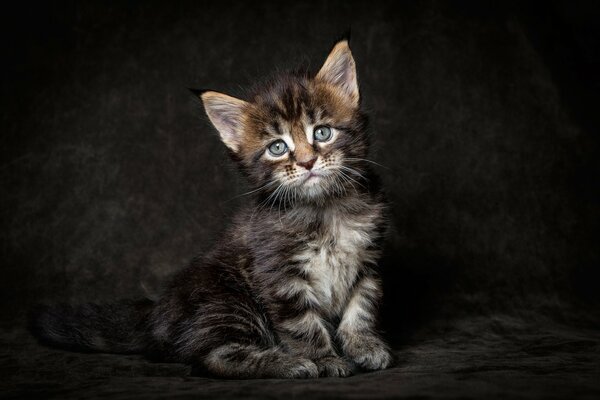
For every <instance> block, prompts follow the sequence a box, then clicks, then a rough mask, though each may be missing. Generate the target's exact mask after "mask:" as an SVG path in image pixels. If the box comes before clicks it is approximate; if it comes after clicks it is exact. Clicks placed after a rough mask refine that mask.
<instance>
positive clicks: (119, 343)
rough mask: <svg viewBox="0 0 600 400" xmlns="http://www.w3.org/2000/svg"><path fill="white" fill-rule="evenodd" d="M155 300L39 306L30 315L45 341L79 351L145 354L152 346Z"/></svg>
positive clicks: (35, 330) (32, 323)
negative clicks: (152, 318) (150, 320)
mask: <svg viewBox="0 0 600 400" xmlns="http://www.w3.org/2000/svg"><path fill="white" fill-rule="evenodd" d="M153 308H154V302H153V301H152V300H148V299H144V300H138V301H121V302H118V303H113V304H93V303H88V304H82V305H77V306H71V305H56V306H38V308H37V309H35V310H34V311H33V312H32V314H31V317H30V328H31V330H32V332H33V334H34V335H35V336H36V337H37V338H38V339H39V340H40V341H41V342H42V343H44V344H48V345H51V346H55V347H60V348H65V349H68V350H76V351H98V352H104V353H142V352H144V351H145V350H147V348H148V346H149V340H148V337H149V334H148V331H149V330H148V328H147V327H148V320H149V317H150V313H151V312H152V309H153Z"/></svg>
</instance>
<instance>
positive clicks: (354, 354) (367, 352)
mask: <svg viewBox="0 0 600 400" xmlns="http://www.w3.org/2000/svg"><path fill="white" fill-rule="evenodd" d="M346 354H347V355H348V356H349V357H350V358H351V359H352V361H354V362H355V363H356V364H357V365H358V366H360V367H361V368H364V369H366V370H370V371H374V370H379V369H386V368H387V367H389V366H390V365H391V364H392V355H391V354H390V351H389V349H388V347H387V346H386V344H385V343H384V342H383V341H382V340H381V339H379V338H378V337H375V336H367V337H355V338H353V340H352V344H351V345H350V346H347V348H346Z"/></svg>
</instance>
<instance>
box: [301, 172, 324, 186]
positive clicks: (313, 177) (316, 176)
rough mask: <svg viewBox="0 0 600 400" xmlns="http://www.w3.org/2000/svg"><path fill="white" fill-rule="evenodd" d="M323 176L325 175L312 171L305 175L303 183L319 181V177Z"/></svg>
mask: <svg viewBox="0 0 600 400" xmlns="http://www.w3.org/2000/svg"><path fill="white" fill-rule="evenodd" d="M322 177H323V175H321V174H318V173H316V172H313V171H310V172H308V173H307V174H305V175H304V178H303V180H302V184H306V183H313V182H316V181H318V180H319V179H321V178H322Z"/></svg>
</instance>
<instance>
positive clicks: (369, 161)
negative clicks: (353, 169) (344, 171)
mask: <svg viewBox="0 0 600 400" xmlns="http://www.w3.org/2000/svg"><path fill="white" fill-rule="evenodd" d="M345 160H348V161H365V162H368V163H371V164H374V165H377V166H379V167H381V168H385V169H391V168H390V167H386V166H385V165H382V164H379V163H378V162H375V161H372V160H367V159H366V158H356V157H346V158H345Z"/></svg>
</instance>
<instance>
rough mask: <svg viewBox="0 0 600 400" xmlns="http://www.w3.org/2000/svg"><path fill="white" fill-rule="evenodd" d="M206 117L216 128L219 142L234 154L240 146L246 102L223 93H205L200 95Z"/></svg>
mask: <svg viewBox="0 0 600 400" xmlns="http://www.w3.org/2000/svg"><path fill="white" fill-rule="evenodd" d="M200 98H201V99H202V103H203V104H204V109H205V110H206V115H208V118H209V119H210V122H212V124H213V125H214V126H215V128H217V131H219V135H220V136H221V140H222V141H223V143H225V145H226V146H227V147H229V149H231V150H232V151H233V152H234V153H237V152H238V151H239V150H240V147H241V144H242V137H241V134H242V129H241V128H242V115H243V110H244V108H245V107H246V106H247V104H248V103H247V102H245V101H244V100H240V99H237V98H235V97H231V96H228V95H226V94H223V93H219V92H213V91H207V92H202V94H200Z"/></svg>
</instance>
